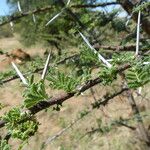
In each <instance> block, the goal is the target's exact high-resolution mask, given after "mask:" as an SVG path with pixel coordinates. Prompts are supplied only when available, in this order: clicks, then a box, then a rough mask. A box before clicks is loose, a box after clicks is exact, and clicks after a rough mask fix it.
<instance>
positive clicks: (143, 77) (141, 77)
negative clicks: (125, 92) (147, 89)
mask: <svg viewBox="0 0 150 150" xmlns="http://www.w3.org/2000/svg"><path fill="white" fill-rule="evenodd" d="M126 79H127V83H128V86H129V88H133V89H136V88H138V87H142V86H143V85H145V84H147V83H148V82H150V65H149V64H148V65H137V66H135V67H132V68H131V69H129V70H128V72H127V74H126Z"/></svg>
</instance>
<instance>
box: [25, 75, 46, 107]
mask: <svg viewBox="0 0 150 150" xmlns="http://www.w3.org/2000/svg"><path fill="white" fill-rule="evenodd" d="M23 97H24V106H25V107H26V108H30V107H32V106H34V105H36V104H37V103H39V102H40V101H44V100H47V99H48V95H47V94H46V90H45V84H44V81H43V80H40V81H39V82H37V83H35V82H34V76H31V78H30V81H29V85H28V86H27V88H26V89H25V91H24V93H23Z"/></svg>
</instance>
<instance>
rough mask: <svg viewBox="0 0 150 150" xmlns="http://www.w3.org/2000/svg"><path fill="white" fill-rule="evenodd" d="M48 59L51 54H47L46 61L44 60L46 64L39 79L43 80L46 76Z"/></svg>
mask: <svg viewBox="0 0 150 150" xmlns="http://www.w3.org/2000/svg"><path fill="white" fill-rule="evenodd" d="M50 57H51V52H50V53H49V55H48V57H47V60H46V63H45V66H44V70H43V73H42V77H41V79H43V80H44V79H45V76H46V73H47V70H48V65H49V62H50Z"/></svg>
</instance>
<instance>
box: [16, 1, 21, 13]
mask: <svg viewBox="0 0 150 150" xmlns="http://www.w3.org/2000/svg"><path fill="white" fill-rule="evenodd" d="M17 6H18V10H19V11H20V12H22V10H21V6H20V1H18V2H17Z"/></svg>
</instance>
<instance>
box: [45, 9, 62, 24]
mask: <svg viewBox="0 0 150 150" xmlns="http://www.w3.org/2000/svg"><path fill="white" fill-rule="evenodd" d="M62 12H63V10H62V11H61V12H60V13H58V14H57V15H55V16H54V17H53V18H52V19H51V20H50V21H48V22H47V24H46V25H45V26H48V25H49V24H50V23H51V22H52V21H54V20H55V19H56V18H57V17H59V16H60V15H61V14H62Z"/></svg>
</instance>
